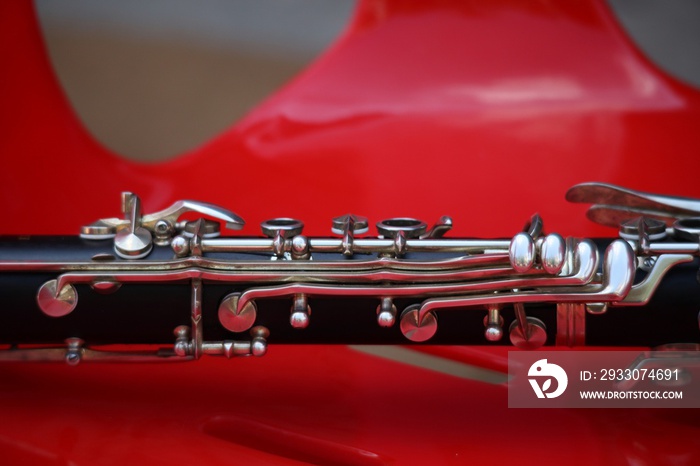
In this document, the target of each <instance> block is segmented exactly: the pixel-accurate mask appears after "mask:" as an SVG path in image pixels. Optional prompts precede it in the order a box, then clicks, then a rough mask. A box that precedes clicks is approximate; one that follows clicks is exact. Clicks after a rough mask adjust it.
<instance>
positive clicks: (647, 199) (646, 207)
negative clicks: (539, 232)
mask: <svg viewBox="0 0 700 466" xmlns="http://www.w3.org/2000/svg"><path fill="white" fill-rule="evenodd" d="M566 200H567V201H569V202H579V203H590V204H594V205H592V206H591V208H590V209H589V210H588V213H587V216H588V218H589V219H591V220H592V221H594V222H596V223H600V224H602V225H606V226H612V227H618V226H619V225H620V223H622V222H624V221H625V220H629V219H631V218H634V217H639V216H645V217H651V218H655V219H658V220H661V221H663V222H665V223H666V224H667V225H672V224H673V222H675V221H676V220H677V219H679V218H688V217H697V216H700V201H699V200H697V199H691V198H686V197H678V196H665V195H659V194H650V193H645V192H641V191H634V190H631V189H627V188H623V187H620V186H615V185H612V184H607V183H581V184H578V185H576V186H574V187H572V188H571V189H569V191H567V193H566Z"/></svg>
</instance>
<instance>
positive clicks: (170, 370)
mask: <svg viewBox="0 0 700 466" xmlns="http://www.w3.org/2000/svg"><path fill="white" fill-rule="evenodd" d="M0 38H1V39H2V40H0V63H2V66H3V69H4V70H5V71H4V72H3V73H1V74H0V76H1V77H0V101H2V106H0V128H2V130H1V131H2V137H0V154H2V161H3V170H2V171H0V196H1V197H0V198H1V199H2V201H4V202H3V207H4V209H5V212H3V217H2V220H0V222H1V223H0V232H2V233H75V232H76V231H77V228H78V227H79V226H80V225H82V224H83V223H85V222H87V221H92V220H94V219H96V218H100V217H106V216H117V215H118V214H119V193H120V192H121V191H124V190H131V191H134V192H137V193H139V194H140V196H141V197H142V199H143V201H144V208H145V210H146V211H152V210H156V209H160V208H163V207H165V206H166V205H168V204H170V203H171V202H173V201H174V200H176V199H179V198H195V199H201V200H206V201H208V202H212V203H216V204H221V205H224V206H226V207H229V208H231V209H233V210H235V211H236V212H237V213H239V214H240V215H241V216H243V217H244V218H245V219H246V220H247V221H248V223H249V227H248V229H247V230H244V233H248V234H257V233H258V232H257V230H256V227H255V225H257V223H258V222H259V221H261V220H263V219H266V218H270V217H274V216H291V217H298V218H301V219H303V220H304V221H305V222H306V224H307V230H306V231H307V233H309V234H327V233H328V229H329V227H330V218H331V217H332V216H335V215H338V214H342V213H345V212H348V211H352V212H356V213H358V214H362V215H366V216H368V217H370V219H373V220H378V219H381V218H383V217H389V216H398V215H410V216H415V217H419V218H424V219H425V220H427V221H431V220H434V219H435V218H437V217H439V216H440V215H443V214H450V215H451V216H452V217H453V218H454V221H455V225H456V227H455V234H456V235H474V236H501V237H503V236H510V235H512V234H513V232H515V231H517V230H519V229H520V228H521V227H522V224H523V223H524V222H525V221H526V219H528V218H529V216H530V215H531V214H532V213H533V212H534V211H539V212H540V213H541V214H542V215H543V217H544V219H545V224H546V225H547V228H548V230H550V231H558V232H560V233H562V234H565V235H566V234H573V235H578V236H584V235H588V236H590V235H612V234H614V232H613V231H610V230H607V229H603V228H601V227H596V226H594V225H592V224H591V223H590V222H588V221H587V220H586V219H585V217H584V211H585V207H583V206H572V205H567V204H566V203H565V201H564V193H565V191H566V189H567V188H568V187H569V186H571V185H573V184H575V183H578V182H582V181H591V180H596V181H604V182H610V183H616V184H622V185H627V186H629V187H632V188H635V189H641V190H647V191H656V192H666V193H674V194H679V195H689V196H695V197H700V189H699V188H698V184H697V182H696V179H697V173H698V168H700V158H699V157H698V154H700V136H698V133H697V131H696V130H697V128H698V127H699V124H700V93H698V92H697V90H695V89H692V88H689V87H687V86H685V85H683V84H681V83H679V82H677V81H675V80H674V79H672V78H670V77H668V76H666V75H664V74H663V73H662V72H660V71H659V70H658V69H657V68H655V67H654V66H653V65H652V64H650V63H649V62H648V61H647V60H646V59H645V58H644V57H643V56H641V55H640V54H639V53H638V52H637V51H636V50H635V49H634V47H633V46H632V45H631V44H630V42H629V40H628V39H627V38H626V37H625V35H624V33H622V32H621V30H620V28H619V26H618V25H617V24H616V22H615V21H614V19H613V18H612V17H611V15H610V13H609V11H608V10H607V8H606V7H605V6H604V5H603V4H601V3H599V2H596V1H591V2H583V1H582V2H565V1H562V2H534V3H523V2H518V1H505V0H504V1H494V2H489V3H486V2H484V3H477V2H460V1H449V2H448V1H445V2H432V3H431V4H430V5H429V6H428V5H423V4H420V3H416V4H414V3H413V2H399V1H365V2H363V3H361V4H360V5H359V7H358V11H357V14H356V17H355V19H354V21H353V23H352V24H351V25H350V27H349V28H348V30H347V31H346V32H345V34H344V35H343V36H342V37H341V38H340V39H339V40H338V41H337V43H336V44H335V45H334V46H333V47H332V48H331V49H330V50H329V51H328V52H327V53H326V54H325V55H323V56H322V57H321V58H319V59H318V60H317V62H316V63H314V64H313V65H312V66H310V67H309V68H308V69H307V70H306V71H305V72H304V73H303V74H302V75H300V76H299V77H297V78H296V79H295V80H294V81H293V82H291V83H290V84H289V85H288V86H286V87H285V88H284V89H282V90H281V91H279V92H278V93H276V94H275V95H273V96H271V97H270V98H269V99H268V100H267V101H266V102H264V103H262V104H261V105H260V106H259V107H258V108H256V109H255V110H253V111H252V112H251V113H250V114H249V115H248V116H247V117H246V118H244V119H243V120H242V121H240V122H238V123H236V124H235V125H233V126H232V127H231V128H230V129H229V130H228V131H226V132H224V133H223V134H221V135H220V136H219V137H217V138H215V139H214V140H212V141H211V142H209V143H207V144H205V145H204V146H202V147H200V148H198V149H196V150H194V151H192V152H190V153H187V154H182V155H181V156H179V157H177V158H175V159H173V160H171V161H168V162H165V163H160V164H156V165H143V164H138V163H134V162H130V161H127V160H124V159H122V158H120V157H118V156H117V155H115V154H111V153H109V151H107V150H106V149H104V148H103V147H101V146H100V145H99V143H97V142H96V141H95V140H93V139H92V138H91V136H90V135H89V134H87V133H86V131H85V129H84V128H83V127H82V126H81V124H80V122H79V121H78V120H77V118H76V116H75V114H74V113H73V112H72V110H71V108H70V105H69V103H68V102H67V101H66V98H65V96H64V95H63V93H62V91H61V89H60V87H59V85H58V84H57V82H56V80H55V78H54V77H53V74H52V70H51V67H50V64H49V62H48V60H47V56H46V52H45V50H44V46H43V43H42V39H41V36H40V32H39V30H38V28H37V24H36V20H35V18H34V13H33V11H32V9H31V6H30V5H29V4H27V3H19V2H4V3H2V4H1V5H0ZM106 111H108V109H106ZM37 219H40V220H37ZM411 351H412V350H411ZM427 353H429V354H430V355H431V356H433V357H435V358H439V360H444V359H448V360H450V361H453V362H455V361H457V362H460V363H469V364H472V365H477V366H482V367H484V366H485V367H489V368H491V369H494V370H502V369H503V367H504V361H505V360H504V352H503V351H502V350H501V351H493V350H486V349H484V348H467V349H453V348H433V349H430V350H428V351H427ZM421 354H426V353H425V352H424V353H421ZM409 359H410V358H409ZM436 367H437V366H436ZM506 403H507V401H506V393H505V387H504V386H502V385H489V384H485V383H483V382H477V381H474V380H467V379H465V378H461V377H455V376H453V375H446V374H443V373H440V372H438V371H437V370H435V369H425V368H420V367H416V366H412V365H410V364H404V363H399V362H395V361H390V360H387V359H384V358H380V357H376V356H373V355H369V354H366V353H364V352H358V351H356V350H354V349H351V348H346V347H318V348H309V347H272V348H271V349H270V352H269V354H268V355H267V356H266V357H265V358H262V359H246V360H233V361H224V360H219V359H207V360H203V361H201V362H199V363H197V364H189V365H168V366H151V365H115V366H101V365H93V366H89V365H85V366H80V367H77V368H69V367H64V366H43V365H2V366H0V406H1V407H0V412H1V413H2V420H3V422H2V423H0V454H2V457H3V458H4V462H5V463H7V464H42V463H43V464H79V465H80V464H116V463H119V464H124V463H130V464H162V463H178V464H180V463H188V462H189V463H197V464H231V463H234V464H235V463H256V464H264V463H273V464H286V463H289V464H293V461H295V460H301V461H312V462H320V463H324V464H333V463H336V464H383V463H393V462H396V463H403V464H410V463H414V464H415V463H436V462H437V463H445V464H463V463H484V462H487V461H493V462H496V461H497V462H501V461H503V460H505V461H507V462H518V463H522V464H542V462H545V463H547V462H554V461H556V462H562V463H567V464H630V463H633V464H697V463H698V462H700V446H699V445H698V442H697V438H698V434H700V426H699V425H698V424H699V421H698V420H697V417H696V416H693V415H692V414H694V413H693V412H688V411H679V410H676V411H663V410H648V411H619V410H607V411H593V410H586V411H584V410H579V411H574V410H570V411H563V410H562V411H555V410H539V411H533V410H508V409H507V407H506Z"/></svg>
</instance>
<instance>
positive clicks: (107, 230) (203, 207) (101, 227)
mask: <svg viewBox="0 0 700 466" xmlns="http://www.w3.org/2000/svg"><path fill="white" fill-rule="evenodd" d="M133 199H136V202H138V203H139V204H140V201H138V196H136V195H135V194H132V193H122V211H124V212H125V214H126V213H127V212H128V211H129V210H130V209H129V206H130V205H131V202H133ZM126 204H129V205H126ZM189 212H194V213H198V214H202V215H206V216H209V217H212V218H215V219H217V220H221V221H223V222H225V223H226V228H228V229H230V230H240V229H241V228H243V226H244V225H245V221H244V220H243V219H242V218H241V217H239V216H238V215H236V214H235V213H233V212H231V211H230V210H227V209H224V208H222V207H219V206H217V205H214V204H209V203H206V202H199V201H190V200H184V201H177V202H176V203H174V204H173V205H171V206H170V207H168V208H167V209H163V210H161V211H160V212H155V213H152V214H147V215H143V216H141V217H140V219H139V220H140V227H141V228H145V229H146V230H148V231H150V232H151V233H154V234H160V231H159V230H160V229H161V228H164V229H165V230H171V231H172V230H174V229H175V228H176V227H177V226H178V224H177V220H178V219H179V218H180V217H181V216H182V215H184V214H186V213H189ZM131 225H132V220H131V218H130V216H129V215H126V218H123V219H122V218H103V219H100V220H98V221H96V222H94V223H91V224H90V225H87V226H84V227H83V228H81V231H80V236H81V237H83V238H85V239H106V238H111V237H113V236H114V235H115V234H116V233H117V232H119V231H121V230H124V229H128V228H130V227H131Z"/></svg>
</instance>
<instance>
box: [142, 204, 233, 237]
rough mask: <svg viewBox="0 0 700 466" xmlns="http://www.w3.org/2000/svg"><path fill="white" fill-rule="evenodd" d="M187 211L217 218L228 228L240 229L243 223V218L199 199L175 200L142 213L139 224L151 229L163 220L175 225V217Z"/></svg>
mask: <svg viewBox="0 0 700 466" xmlns="http://www.w3.org/2000/svg"><path fill="white" fill-rule="evenodd" d="M187 212H195V213H198V214H202V215H207V216H209V217H213V218H215V219H217V220H221V221H223V222H226V228H228V229H229V230H240V229H241V228H243V226H244V225H245V220H243V219H242V218H241V217H239V216H238V215H236V214H235V213H233V212H231V211H230V210H227V209H224V208H223V207H219V206H217V205H214V204H209V203H207V202H199V201H188V200H184V201H177V202H176V203H175V204H173V205H171V206H170V207H168V208H167V209H164V210H161V211H160V212H155V213H153V214H148V215H144V216H143V218H142V219H141V226H143V227H144V228H147V229H149V230H151V231H153V230H154V229H155V225H156V223H157V222H159V221H161V220H164V221H166V222H168V223H170V224H171V225H175V224H176V222H177V219H178V218H180V216H182V215H183V214H185V213H187Z"/></svg>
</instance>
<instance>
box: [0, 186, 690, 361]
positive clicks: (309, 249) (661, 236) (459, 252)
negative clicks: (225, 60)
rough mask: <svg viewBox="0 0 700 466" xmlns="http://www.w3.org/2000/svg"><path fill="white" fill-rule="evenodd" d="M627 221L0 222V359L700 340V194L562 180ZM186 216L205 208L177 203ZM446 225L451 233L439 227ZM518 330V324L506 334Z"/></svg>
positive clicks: (135, 215) (683, 344) (573, 193)
mask: <svg viewBox="0 0 700 466" xmlns="http://www.w3.org/2000/svg"><path fill="white" fill-rule="evenodd" d="M567 199H568V200H569V201H572V202H582V203H590V204H594V205H593V206H592V207H591V208H590V209H589V211H588V217H589V218H590V219H592V220H594V221H596V222H598V223H602V224H604V225H611V226H616V227H617V228H618V229H619V237H618V238H608V239H595V240H592V239H583V238H566V239H565V238H563V237H562V236H560V235H558V234H556V233H550V234H545V233H544V229H543V222H542V219H541V218H540V217H539V216H538V215H535V216H533V217H532V218H531V219H530V221H529V222H528V223H527V225H526V226H525V228H524V229H523V231H521V232H517V233H516V234H515V235H514V236H513V237H511V238H509V239H508V238H506V239H470V238H466V239H465V238H450V237H449V236H448V235H447V233H448V232H449V231H450V229H451V226H452V220H451V219H450V218H449V217H442V218H440V219H439V220H438V221H437V222H436V223H435V224H434V225H433V226H432V227H431V228H428V226H427V225H426V223H424V222H422V221H420V220H416V219H412V218H393V219H389V220H384V221H381V222H378V223H377V224H376V228H377V232H378V235H377V236H368V235H367V234H366V233H367V232H368V230H369V222H368V220H367V219H366V218H364V217H360V216H356V215H352V214H348V215H344V216H341V217H337V218H335V219H333V225H332V233H333V234H334V236H333V237H322V238H315V237H311V238H310V237H307V236H305V235H303V234H302V233H303V223H302V222H300V221H298V220H295V219H291V218H276V219H272V220H268V221H265V222H263V223H262V225H261V228H262V233H263V235H264V236H262V237H249V236H227V237H222V236H221V235H220V231H221V229H222V224H223V226H224V227H225V228H227V229H229V230H240V229H241V228H242V227H243V225H244V221H243V219H241V218H240V217H239V216H237V215H236V214H235V213H233V212H230V211H228V210H226V209H224V208H221V207H218V206H215V205H211V204H207V203H203V202H196V201H179V202H176V203H175V204H174V205H172V206H171V207H169V208H167V209H165V210H163V211H161V212H157V213H153V214H142V212H141V201H140V199H139V197H138V196H136V195H135V194H132V193H123V194H122V210H123V212H124V214H125V215H124V218H121V219H120V218H106V219H102V220H99V221H97V222H94V223H92V224H89V225H86V226H84V227H83V228H82V229H81V232H80V235H79V236H78V235H76V236H19V237H11V236H2V237H0V302H2V311H1V312H0V360H10V361H65V362H67V363H69V364H77V363H79V362H81V361H145V362H150V361H191V360H197V359H199V358H201V357H202V356H203V355H219V356H225V357H228V358H231V357H234V356H245V355H253V356H262V355H264V354H265V353H266V351H267V347H268V343H275V344H449V345H509V346H512V347H514V348H517V349H521V350H534V349H537V348H541V347H551V346H560V347H567V348H568V347H580V346H627V347H629V346H641V347H663V346H665V345H672V347H673V348H685V349H698V347H700V345H698V344H699V343H700V329H699V326H698V310H700V285H699V284H698V278H697V272H698V269H699V268H700V265H699V264H698V259H697V258H698V256H699V255H700V254H699V251H700V245H699V241H698V238H699V237H700V218H698V217H697V216H698V215H700V201H697V200H693V199H686V198H679V197H673V196H663V195H654V194H647V193H642V192H638V191H632V190H629V189H624V188H621V187H617V186H613V185H608V184H603V183H584V184H580V185H577V186H574V187H573V188H571V189H570V190H569V191H568V192H567ZM183 217H187V218H195V220H183V219H182V218H183ZM446 235H447V236H446ZM506 333H507V337H506Z"/></svg>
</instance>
